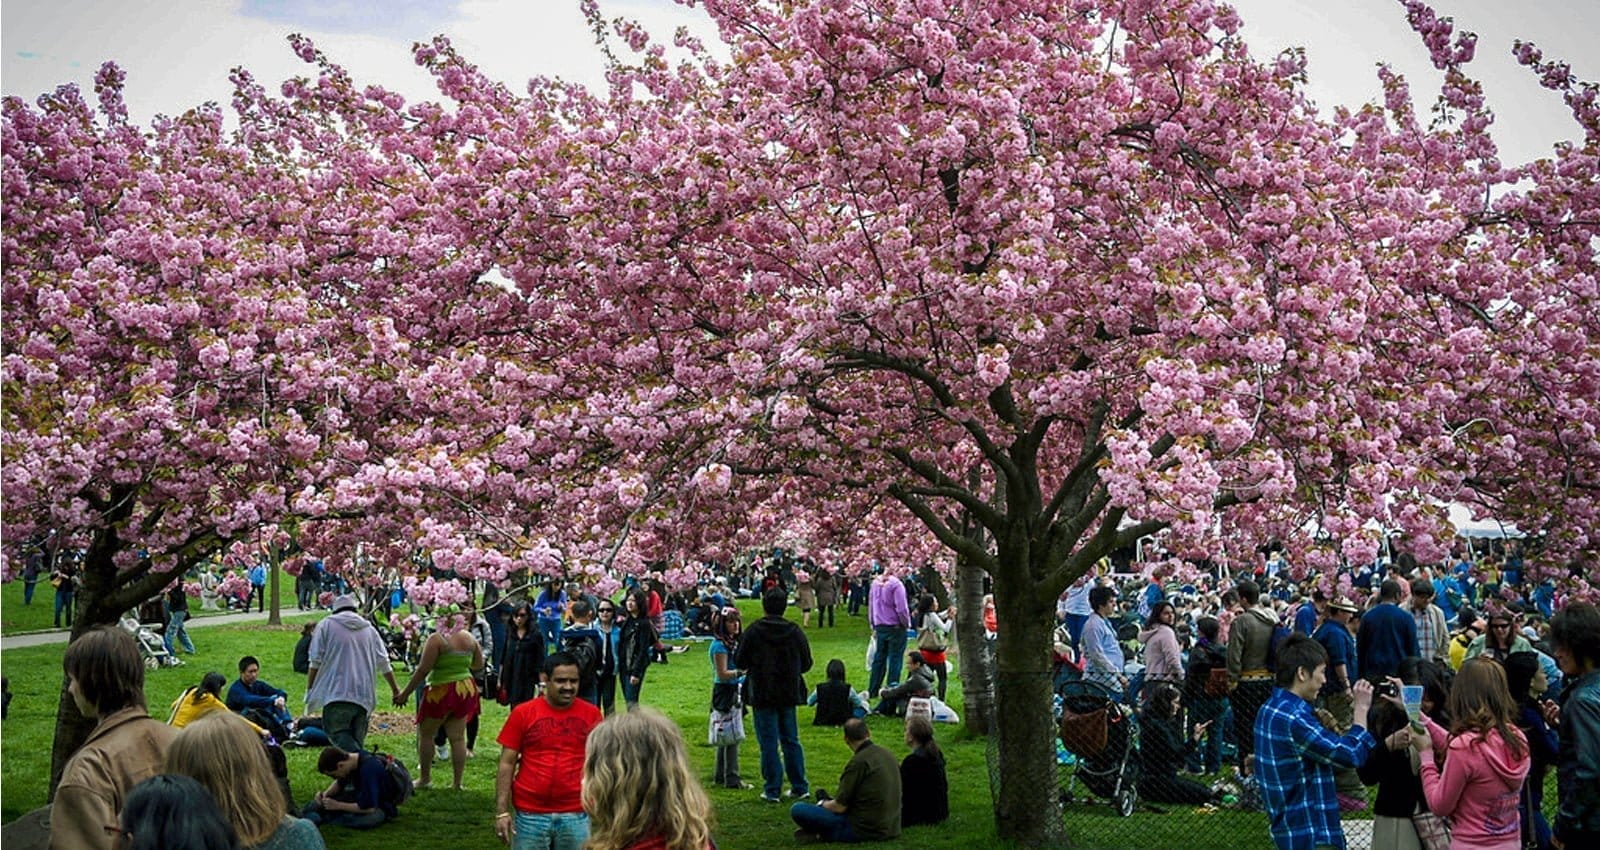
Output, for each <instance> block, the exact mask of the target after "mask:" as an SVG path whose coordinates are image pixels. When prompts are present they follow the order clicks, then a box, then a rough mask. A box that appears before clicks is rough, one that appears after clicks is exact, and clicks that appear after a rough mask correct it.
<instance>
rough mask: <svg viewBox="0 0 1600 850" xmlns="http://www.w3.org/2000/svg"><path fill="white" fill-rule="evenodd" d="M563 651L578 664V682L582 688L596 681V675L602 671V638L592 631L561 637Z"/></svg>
mask: <svg viewBox="0 0 1600 850" xmlns="http://www.w3.org/2000/svg"><path fill="white" fill-rule="evenodd" d="M561 651H562V652H565V653H567V654H568V655H570V656H572V660H574V661H576V662H578V681H579V684H580V687H583V688H587V687H588V686H589V685H590V684H591V683H593V682H594V680H595V674H596V673H597V672H598V671H599V669H600V638H599V636H598V635H596V634H595V633H594V631H592V630H586V631H583V632H577V633H574V634H563V635H562V636H561Z"/></svg>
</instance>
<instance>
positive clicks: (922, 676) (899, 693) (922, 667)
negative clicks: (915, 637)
mask: <svg viewBox="0 0 1600 850" xmlns="http://www.w3.org/2000/svg"><path fill="white" fill-rule="evenodd" d="M933 689H934V684H933V671H931V670H929V669H928V665H926V664H924V663H923V662H922V653H921V652H917V651H915V650H913V651H911V652H908V653H906V680H905V681H904V682H901V683H900V684H898V685H895V686H894V687H892V688H884V689H883V692H882V693H880V694H879V696H880V697H882V699H881V700H880V701H879V702H878V707H877V708H876V709H873V711H874V712H875V713H877V714H883V715H887V716H889V717H903V716H904V715H905V713H906V705H907V704H908V703H910V702H911V698H912V697H926V696H932V695H933Z"/></svg>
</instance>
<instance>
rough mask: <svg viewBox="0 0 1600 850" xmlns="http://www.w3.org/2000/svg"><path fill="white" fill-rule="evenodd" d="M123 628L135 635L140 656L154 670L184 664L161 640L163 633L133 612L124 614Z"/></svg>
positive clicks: (145, 664)
mask: <svg viewBox="0 0 1600 850" xmlns="http://www.w3.org/2000/svg"><path fill="white" fill-rule="evenodd" d="M122 628H123V629H125V630H127V632H128V634H131V635H133V640H134V643H137V644H138V645H139V657H140V658H142V659H144V666H146V667H148V668H150V669H151V670H154V669H156V668H158V667H177V666H180V665H181V664H183V662H182V661H179V660H178V659H176V658H174V657H173V656H172V654H171V653H169V652H167V645H166V643H165V642H163V641H162V640H161V635H158V634H156V632H155V630H154V629H152V628H150V627H149V626H146V625H144V624H143V623H141V622H139V620H138V618H136V617H134V616H132V613H131V612H130V613H128V614H124V615H122Z"/></svg>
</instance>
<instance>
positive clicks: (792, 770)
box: [754, 705, 811, 797]
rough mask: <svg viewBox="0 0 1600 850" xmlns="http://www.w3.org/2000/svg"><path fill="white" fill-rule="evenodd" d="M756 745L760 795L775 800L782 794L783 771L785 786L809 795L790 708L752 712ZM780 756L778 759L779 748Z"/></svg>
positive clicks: (798, 735) (798, 792) (809, 785)
mask: <svg viewBox="0 0 1600 850" xmlns="http://www.w3.org/2000/svg"><path fill="white" fill-rule="evenodd" d="M754 725H755V729H756V743H758V744H760V745H761V782H762V793H764V794H766V795H767V796H768V797H776V796H778V794H779V792H781V791H783V775H784V770H785V768H787V769H788V773H789V787H790V788H791V789H793V790H794V793H795V794H797V795H798V794H809V793H811V783H810V782H808V781H807V780H806V754H805V750H802V749H801V748H800V727H799V726H797V725H796V724H795V719H794V706H792V705H786V706H783V707H782V708H758V709H756V710H755V724H754ZM780 747H781V748H782V751H783V754H782V756H781V757H780V756H779V754H778V753H779V748H780Z"/></svg>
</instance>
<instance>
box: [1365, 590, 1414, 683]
mask: <svg viewBox="0 0 1600 850" xmlns="http://www.w3.org/2000/svg"><path fill="white" fill-rule="evenodd" d="M1418 654H1419V653H1418V646H1417V621H1416V620H1414V619H1412V617H1411V615H1410V614H1408V613H1406V612H1405V611H1404V610H1402V609H1401V608H1400V582H1398V581H1395V580H1394V579H1392V578H1391V579H1384V582H1383V584H1382V585H1380V586H1379V587H1378V604H1377V605H1374V606H1373V607H1372V608H1371V609H1370V610H1368V611H1367V613H1366V614H1364V615H1362V617H1361V627H1360V628H1359V629H1358V630H1357V632H1356V666H1358V667H1360V668H1361V675H1362V676H1364V677H1366V679H1367V681H1369V682H1381V681H1383V680H1385V679H1387V678H1389V677H1390V676H1398V675H1399V674H1400V662H1401V661H1404V660H1405V659H1407V658H1410V657H1412V656H1414V655H1418Z"/></svg>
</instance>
